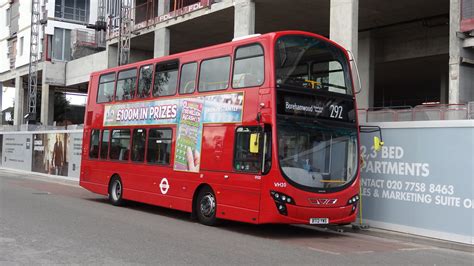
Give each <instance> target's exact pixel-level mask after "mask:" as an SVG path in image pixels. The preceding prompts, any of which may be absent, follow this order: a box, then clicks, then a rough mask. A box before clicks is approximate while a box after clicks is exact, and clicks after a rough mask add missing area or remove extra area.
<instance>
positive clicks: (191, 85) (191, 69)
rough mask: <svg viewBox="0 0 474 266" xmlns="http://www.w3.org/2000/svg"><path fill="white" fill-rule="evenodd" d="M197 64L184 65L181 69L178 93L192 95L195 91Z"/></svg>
mask: <svg viewBox="0 0 474 266" xmlns="http://www.w3.org/2000/svg"><path fill="white" fill-rule="evenodd" d="M196 70H197V63H196V62H194V63H188V64H184V65H183V66H182V67H181V78H180V81H179V93H180V94H187V93H193V92H194V90H195V89H196Z"/></svg>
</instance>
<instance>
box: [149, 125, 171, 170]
mask: <svg viewBox="0 0 474 266" xmlns="http://www.w3.org/2000/svg"><path fill="white" fill-rule="evenodd" d="M171 137H172V132H171V129H155V128H153V129H150V131H149V133H148V147H147V158H146V160H147V162H148V163H152V164H164V165H169V164H170V157H171Z"/></svg>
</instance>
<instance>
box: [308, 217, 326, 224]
mask: <svg viewBox="0 0 474 266" xmlns="http://www.w3.org/2000/svg"><path fill="white" fill-rule="evenodd" d="M328 223H329V218H310V219H309V224H328Z"/></svg>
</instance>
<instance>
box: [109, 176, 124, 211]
mask: <svg viewBox="0 0 474 266" xmlns="http://www.w3.org/2000/svg"><path fill="white" fill-rule="evenodd" d="M108 193H109V201H110V203H111V204H112V205H115V206H121V205H123V183H122V179H121V178H120V176H119V175H118V174H113V175H112V176H111V177H110V180H109V186H108Z"/></svg>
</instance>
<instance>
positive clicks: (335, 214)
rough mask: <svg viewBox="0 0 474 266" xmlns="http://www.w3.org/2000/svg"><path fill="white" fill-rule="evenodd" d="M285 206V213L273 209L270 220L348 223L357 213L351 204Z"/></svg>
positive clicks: (322, 223)
mask: <svg viewBox="0 0 474 266" xmlns="http://www.w3.org/2000/svg"><path fill="white" fill-rule="evenodd" d="M286 208H287V212H286V214H281V213H279V212H278V210H276V209H275V216H274V217H273V219H272V220H273V221H276V222H277V223H289V224H319V225H324V224H349V223H352V222H354V221H355V219H356V215H357V208H355V210H354V209H353V205H347V206H342V207H334V208H331V207H326V208H317V207H303V206H295V205H286ZM325 221H327V223H325Z"/></svg>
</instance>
